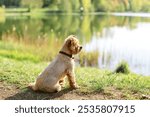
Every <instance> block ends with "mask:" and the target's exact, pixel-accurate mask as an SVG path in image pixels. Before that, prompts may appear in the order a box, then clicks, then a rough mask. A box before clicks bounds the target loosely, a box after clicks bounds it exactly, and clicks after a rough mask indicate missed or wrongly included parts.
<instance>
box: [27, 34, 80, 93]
mask: <svg viewBox="0 0 150 117" xmlns="http://www.w3.org/2000/svg"><path fill="white" fill-rule="evenodd" d="M81 49H82V46H81V45H79V41H78V39H77V38H76V37H75V36H73V35H70V36H69V37H67V39H66V40H65V43H64V45H63V47H62V49H61V50H60V51H59V54H58V55H57V56H56V58H55V59H54V60H53V61H52V62H51V63H50V64H49V65H48V66H47V68H46V69H45V70H44V71H43V72H42V73H41V74H40V75H39V76H38V77H37V79H36V81H35V83H31V84H29V87H30V88H31V89H33V90H34V91H37V90H40V91H44V92H58V91H61V86H62V85H63V83H64V78H65V76H67V77H68V81H69V84H70V87H71V88H73V89H76V88H78V85H77V83H76V80H75V73H74V58H73V55H74V54H77V53H79V52H80V51H81Z"/></svg>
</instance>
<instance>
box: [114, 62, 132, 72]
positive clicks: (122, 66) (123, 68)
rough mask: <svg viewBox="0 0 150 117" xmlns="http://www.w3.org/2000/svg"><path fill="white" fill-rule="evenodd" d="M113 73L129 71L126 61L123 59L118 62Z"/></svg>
mask: <svg viewBox="0 0 150 117" xmlns="http://www.w3.org/2000/svg"><path fill="white" fill-rule="evenodd" d="M115 73H123V74H128V73H130V70H129V65H128V63H127V62H125V61H122V62H120V63H119V64H118V66H117V67H116V69H115Z"/></svg>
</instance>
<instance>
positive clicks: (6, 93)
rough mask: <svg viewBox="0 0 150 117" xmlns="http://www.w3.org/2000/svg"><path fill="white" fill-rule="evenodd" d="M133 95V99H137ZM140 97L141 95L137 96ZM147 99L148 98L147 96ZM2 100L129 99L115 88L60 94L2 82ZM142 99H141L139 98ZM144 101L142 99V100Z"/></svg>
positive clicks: (66, 91) (0, 95) (64, 91)
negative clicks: (36, 90) (35, 90)
mask: <svg viewBox="0 0 150 117" xmlns="http://www.w3.org/2000/svg"><path fill="white" fill-rule="evenodd" d="M134 96H137V94H136V95H133V98H134V99H136V98H135V97H134ZM137 97H139V95H138V96H137ZM145 97H146V96H145ZM0 99H1V100H49V99H50V100H108V99H116V100H117V99H118V100H120V99H128V97H126V96H125V95H124V93H123V92H121V91H120V90H117V89H115V88H107V89H106V90H105V91H100V92H94V93H82V92H80V91H79V90H71V89H64V90H62V91H60V92H58V93H43V92H34V91H32V90H30V89H28V88H25V89H19V88H18V87H16V86H13V85H8V84H6V83H4V82H0ZM139 99H140V98H139ZM141 99H142V98H141Z"/></svg>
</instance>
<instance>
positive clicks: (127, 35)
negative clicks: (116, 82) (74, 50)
mask: <svg viewBox="0 0 150 117" xmlns="http://www.w3.org/2000/svg"><path fill="white" fill-rule="evenodd" d="M149 31H150V23H138V24H137V26H136V28H135V29H134V30H129V29H128V27H117V26H114V27H111V28H105V29H104V30H103V31H102V36H95V35H93V36H92V39H91V41H90V42H89V43H87V44H85V49H86V51H97V50H98V51H99V53H100V56H99V58H98V65H99V67H100V68H108V69H112V70H114V69H115V67H116V65H117V64H118V63H119V62H120V61H122V60H125V61H127V62H128V64H129V66H130V68H131V70H132V71H133V72H136V73H139V74H144V75H150V46H149V44H150V33H149Z"/></svg>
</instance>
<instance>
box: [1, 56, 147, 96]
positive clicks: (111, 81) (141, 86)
mask: <svg viewBox="0 0 150 117" xmlns="http://www.w3.org/2000/svg"><path fill="white" fill-rule="evenodd" d="M47 64H48V63H46V62H38V63H34V62H32V61H31V60H23V61H18V60H15V59H11V58H9V57H4V56H0V81H1V82H5V83H7V84H11V85H15V86H17V87H18V88H19V89H21V90H22V88H25V87H26V86H27V84H28V83H30V82H33V81H34V79H35V78H36V76H37V75H38V74H39V73H40V72H41V71H42V70H43V69H44V68H45V67H46V66H47ZM75 72H76V78H77V82H78V84H79V85H80V89H78V90H76V91H77V93H81V94H93V93H98V92H103V93H104V94H107V95H119V94H117V93H120V92H122V97H123V99H140V98H141V95H150V77H145V76H140V75H136V74H133V73H129V74H126V75H125V74H121V73H118V74H116V73H112V72H111V71H108V70H100V69H97V68H82V67H77V68H76V71H75ZM66 88H68V84H66V85H65V88H64V89H66Z"/></svg>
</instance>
